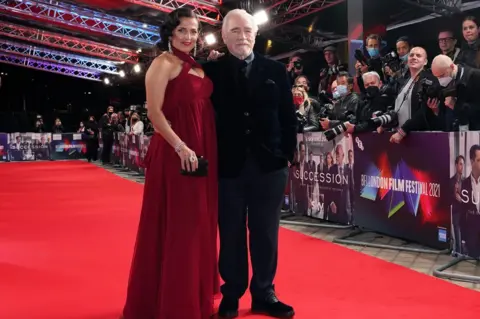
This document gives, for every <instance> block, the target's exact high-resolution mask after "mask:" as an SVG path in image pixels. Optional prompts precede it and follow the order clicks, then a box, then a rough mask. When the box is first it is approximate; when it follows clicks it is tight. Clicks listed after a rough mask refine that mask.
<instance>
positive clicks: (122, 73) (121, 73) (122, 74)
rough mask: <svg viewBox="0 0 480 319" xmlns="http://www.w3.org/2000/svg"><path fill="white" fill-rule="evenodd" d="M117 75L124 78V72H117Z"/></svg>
mask: <svg viewBox="0 0 480 319" xmlns="http://www.w3.org/2000/svg"><path fill="white" fill-rule="evenodd" d="M118 75H120V77H121V78H124V77H125V71H123V70H120V72H118Z"/></svg>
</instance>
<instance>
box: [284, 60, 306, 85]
mask: <svg viewBox="0 0 480 319" xmlns="http://www.w3.org/2000/svg"><path fill="white" fill-rule="evenodd" d="M287 72H288V75H289V79H290V85H291V86H293V84H294V83H295V79H296V78H297V77H298V76H300V75H302V74H303V63H302V59H301V58H300V57H299V56H296V55H294V56H292V57H291V58H290V60H289V61H288V64H287Z"/></svg>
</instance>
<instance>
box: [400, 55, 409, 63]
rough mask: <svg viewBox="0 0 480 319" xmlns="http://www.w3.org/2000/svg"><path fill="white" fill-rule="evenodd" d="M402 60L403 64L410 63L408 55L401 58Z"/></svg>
mask: <svg viewBox="0 0 480 319" xmlns="http://www.w3.org/2000/svg"><path fill="white" fill-rule="evenodd" d="M400 60H402V61H403V62H407V61H408V54H405V55H402V56H401V57H400Z"/></svg>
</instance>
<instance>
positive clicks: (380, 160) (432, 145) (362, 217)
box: [0, 132, 480, 278]
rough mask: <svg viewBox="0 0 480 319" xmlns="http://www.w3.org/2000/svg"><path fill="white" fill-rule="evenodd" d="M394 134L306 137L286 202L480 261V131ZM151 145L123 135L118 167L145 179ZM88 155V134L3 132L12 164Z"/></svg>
mask: <svg viewBox="0 0 480 319" xmlns="http://www.w3.org/2000/svg"><path fill="white" fill-rule="evenodd" d="M390 136H391V133H384V134H377V133H372V134H361V135H353V136H352V135H348V136H345V135H342V136H338V137H337V138H336V139H335V140H333V141H327V140H326V139H325V136H324V135H323V133H321V132H315V133H305V134H299V135H298V137H297V140H298V147H297V153H296V160H295V161H294V162H295V165H293V166H291V167H290V176H289V192H288V195H286V200H285V204H286V205H288V206H289V208H290V210H291V211H292V212H293V214H295V215H300V216H308V217H310V218H314V219H320V220H325V221H329V222H334V223H339V224H343V225H349V226H351V227H354V226H355V227H358V228H360V229H367V230H371V231H375V232H379V233H382V234H385V235H389V236H393V237H398V238H403V239H406V240H411V241H414V242H417V243H420V244H424V245H427V246H430V247H432V248H435V249H439V250H438V251H439V252H441V251H447V250H449V248H450V247H451V248H452V249H453V252H454V253H455V255H458V256H460V257H459V260H461V259H462V258H463V259H464V258H473V259H479V258H480V214H479V211H480V185H479V186H476V183H477V180H478V178H479V177H480V132H455V133H443V132H438V133H437V132H428V133H413V134H411V135H410V136H409V137H408V138H407V139H405V140H404V141H402V143H400V144H392V143H390V141H389V140H390ZM149 141H150V138H149V137H147V136H140V137H139V136H132V135H126V134H122V133H117V134H115V135H114V143H113V148H112V161H113V163H114V164H117V165H119V166H122V167H124V168H125V169H128V170H130V171H134V172H138V173H140V174H143V173H144V168H143V167H144V166H143V160H144V158H145V155H146V152H147V149H148V145H149ZM99 144H100V147H102V140H101V139H100V143H99ZM82 153H85V142H84V141H83V139H82V136H81V134H75V133H67V134H50V133H42V134H37V133H12V134H0V159H1V160H4V161H27V160H38V159H53V160H55V159H75V158H79V157H81V156H82ZM458 173H460V174H458ZM479 183H480V182H479ZM456 194H458V195H456ZM457 262H458V261H457ZM442 270H443V269H442ZM440 272H441V271H440ZM440 272H439V273H440ZM437 275H438V274H437ZM459 276H460V275H459ZM449 277H450V278H452V276H449ZM457 277H458V276H457Z"/></svg>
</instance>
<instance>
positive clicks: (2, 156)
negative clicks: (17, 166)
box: [0, 133, 8, 162]
mask: <svg viewBox="0 0 480 319" xmlns="http://www.w3.org/2000/svg"><path fill="white" fill-rule="evenodd" d="M6 161H8V134H7V133H0V162H6Z"/></svg>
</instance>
